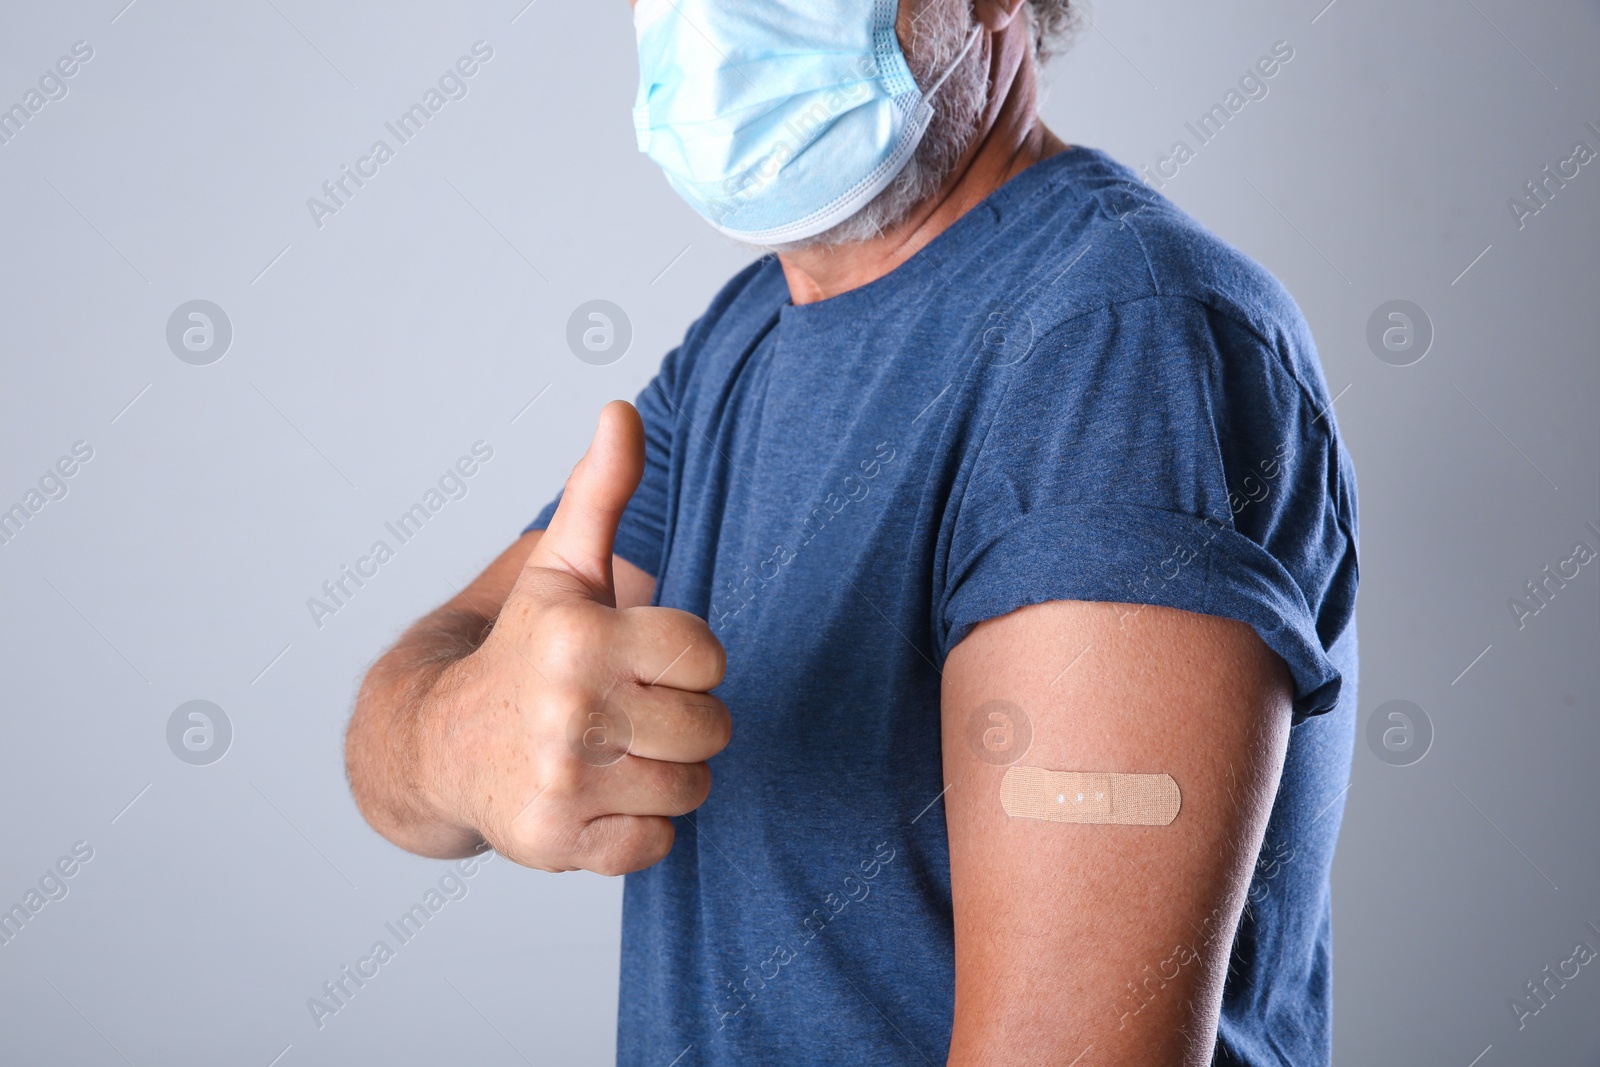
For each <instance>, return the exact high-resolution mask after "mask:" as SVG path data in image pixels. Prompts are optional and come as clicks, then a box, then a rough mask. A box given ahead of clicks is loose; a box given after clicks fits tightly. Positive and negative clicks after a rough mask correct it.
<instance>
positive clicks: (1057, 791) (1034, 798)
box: [1000, 767, 1182, 826]
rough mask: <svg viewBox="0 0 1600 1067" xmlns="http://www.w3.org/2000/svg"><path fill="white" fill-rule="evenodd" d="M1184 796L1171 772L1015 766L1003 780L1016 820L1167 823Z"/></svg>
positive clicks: (1004, 803)
mask: <svg viewBox="0 0 1600 1067" xmlns="http://www.w3.org/2000/svg"><path fill="white" fill-rule="evenodd" d="M1181 802H1182V797H1181V795H1180V794H1179V792H1178V783H1177V782H1175V781H1173V780H1172V776H1171V775H1170V774H1102V773H1086V772H1083V771H1051V770H1046V769H1045V768H1043V767H1012V768H1011V769H1010V770H1008V771H1006V776H1005V777H1004V778H1003V779H1001V781H1000V806H1001V807H1002V808H1004V809H1005V812H1006V814H1007V815H1009V816H1011V817H1012V818H1013V819H1045V820H1047V821H1049V822H1076V823H1112V824H1115V825H1120V826H1166V825H1168V824H1169V823H1171V822H1172V820H1173V819H1176V818H1177V817H1178V807H1179V805H1180V804H1181Z"/></svg>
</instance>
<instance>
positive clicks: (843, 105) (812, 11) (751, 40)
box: [633, 0, 978, 245]
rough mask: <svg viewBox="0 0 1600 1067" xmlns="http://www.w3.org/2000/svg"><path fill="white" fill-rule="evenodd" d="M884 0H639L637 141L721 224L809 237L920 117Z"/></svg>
mask: <svg viewBox="0 0 1600 1067" xmlns="http://www.w3.org/2000/svg"><path fill="white" fill-rule="evenodd" d="M898 10H899V4H898V3H897V0H639V2H638V5H637V6H636V7H635V8H634V13H633V18H634V27H635V29H636V30H637V33H638V38H639V99H638V103H637V105H636V106H635V107H634V111H633V121H634V127H635V130H636V132H637V133H638V138H639V150H640V151H641V152H644V153H646V154H648V155H649V156H650V158H651V159H653V160H655V161H656V163H657V164H658V165H659V166H660V167H661V169H662V170H664V171H665V172H666V175H667V179H668V180H669V181H670V182H671V183H672V187H673V188H674V189H676V190H677V192H678V194H679V195H680V196H682V197H683V198H684V199H685V200H687V201H688V202H689V204H690V206H691V207H693V208H694V209H695V210H696V211H698V212H699V213H700V214H701V215H704V216H705V217H706V218H707V219H708V220H709V221H710V222H711V224H712V225H714V226H715V227H716V228H717V229H719V230H721V231H722V232H723V233H725V234H728V235H729V236H731V237H735V238H738V239H739V240H741V241H745V242H748V243H750V244H757V245H775V244H784V243H787V242H790V241H799V240H803V239H804V238H807V237H813V236H815V235H817V234H819V233H822V232H823V231H825V230H827V229H829V228H830V227H832V226H835V225H837V224H838V223H840V222H843V221H844V220H845V219H847V218H849V217H850V216H851V215H854V214H855V213H856V212H857V211H859V210H861V208H863V207H864V206H866V204H867V203H868V202H869V201H871V200H872V198H873V197H875V196H877V195H878V194H879V193H880V192H882V191H883V190H884V189H885V188H886V187H887V186H888V185H889V183H890V182H892V181H893V180H894V179H895V176H896V175H898V174H899V173H900V172H901V171H902V170H903V169H905V166H906V164H907V163H908V162H909V161H910V159H911V156H912V153H914V152H915V151H916V149H917V145H918V144H919V143H920V142H921V140H922V136H923V133H924V132H925V131H926V130H927V128H928V122H929V120H930V119H931V118H932V117H933V108H932V107H931V106H930V104H929V103H928V101H929V99H930V98H931V97H932V96H933V94H934V93H935V92H937V91H938V89H939V86H940V85H942V84H943V83H944V80H945V78H947V77H949V74H950V70H953V69H954V68H955V66H956V64H957V63H960V62H961V60H962V59H963V58H965V56H966V54H967V52H968V51H970V50H971V48H972V45H973V44H974V42H976V41H977V39H978V29H977V27H973V30H972V33H971V34H969V35H968V37H967V42H966V46H965V47H964V48H963V49H962V50H961V54H960V55H959V56H957V57H956V59H955V60H954V61H953V62H952V63H951V65H950V69H949V70H946V71H945V72H944V74H943V75H941V76H940V77H939V79H938V80H937V81H936V82H935V83H934V84H933V85H931V86H929V88H928V90H927V92H926V93H924V92H923V91H922V90H921V89H920V88H918V86H917V83H916V81H915V79H913V78H912V76H911V70H910V68H909V67H907V66H906V60H905V56H904V55H903V54H902V53H901V51H900V41H899V38H898V37H897V36H896V35H895V15H896V13H897V12H898Z"/></svg>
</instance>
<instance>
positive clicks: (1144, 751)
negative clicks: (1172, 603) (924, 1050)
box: [943, 602, 1291, 1067]
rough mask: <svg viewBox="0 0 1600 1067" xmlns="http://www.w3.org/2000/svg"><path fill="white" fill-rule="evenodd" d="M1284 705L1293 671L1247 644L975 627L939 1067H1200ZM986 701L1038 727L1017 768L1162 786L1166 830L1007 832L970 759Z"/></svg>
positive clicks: (946, 701)
mask: <svg viewBox="0 0 1600 1067" xmlns="http://www.w3.org/2000/svg"><path fill="white" fill-rule="evenodd" d="M1086 648H1087V651H1084V650H1085V649H1086ZM1080 652H1081V653H1082V658H1081V659H1079V660H1078V662H1076V663H1075V664H1073V665H1072V666H1071V668H1070V669H1069V670H1066V671H1065V673H1062V671H1063V668H1065V667H1067V665H1068V664H1069V663H1072V661H1073V659H1074V657H1077V656H1079V654H1080ZM1290 696H1291V688H1290V682H1289V676H1288V670H1287V668H1286V667H1285V666H1284V665H1283V663H1282V661H1280V660H1279V659H1278V658H1277V657H1276V656H1275V655H1274V654H1273V653H1272V652H1271V651H1270V650H1268V649H1267V647H1266V646H1265V645H1264V644H1263V643H1262V642H1261V640H1260V638H1259V637H1258V636H1257V635H1256V634H1255V633H1254V632H1253V631H1252V630H1251V629H1250V628H1249V627H1248V626H1245V625H1244V624H1242V623H1238V622H1234V621H1231V620H1226V619H1219V618H1214V617H1210V616H1203V615H1195V614H1190V613H1187V612H1181V611H1175V610H1172V609H1166V608H1153V607H1145V608H1119V607H1117V606H1113V605H1106V604H1087V603H1081V602H1054V603H1049V604H1042V605H1038V606H1036V607H1030V608H1025V609H1022V610H1020V611H1017V612H1013V613H1012V614H1010V615H1007V616H1004V617H1003V618H999V619H995V620H992V621H990V622H987V623H984V624H982V625H980V626H979V627H977V628H976V629H975V630H974V631H973V632H972V633H971V634H970V635H969V636H968V637H967V638H966V640H964V641H963V642H962V643H961V644H960V645H959V646H958V647H957V648H956V649H955V650H954V651H953V652H952V653H951V655H950V657H949V662H948V664H947V667H946V671H945V675H944V697H943V720H944V723H943V726H944V738H945V741H944V765H945V773H946V781H947V782H949V783H951V784H950V789H949V792H948V793H947V794H946V816H947V820H948V825H949V834H950V866H951V888H952V892H953V900H954V908H955V924H956V1003H955V1028H954V1033H953V1035H952V1041H951V1051H950V1060H949V1062H950V1063H951V1064H952V1065H962V1067H968V1065H975V1064H1067V1063H1073V1062H1076V1061H1077V1057H1079V1056H1083V1060H1082V1065H1083V1067H1088V1065H1091V1064H1092V1065H1096V1067H1200V1065H1203V1064H1207V1063H1210V1062H1211V1055H1212V1050H1213V1045H1214V1043H1215V1040H1216V1026H1217V1017H1218V1013H1219V1011H1220V1007H1221V1000H1222V986H1223V979H1224V977H1225V974H1226V970H1227V963H1228V956H1229V952H1230V949H1231V946H1232V942H1233V935H1234V930H1235V928H1236V925H1237V923H1238V919H1239V915H1240V912H1241V910H1242V908H1243V905H1244V900H1245V894H1246V891H1247V889H1248V884H1249V878H1250V872H1251V869H1252V867H1253V865H1254V863H1255V860H1256V856H1257V853H1258V851H1259V849H1260V846H1261V839H1262V836H1263V834H1264V833H1265V831H1266V825H1267V818H1268V815H1269V814H1270V811H1271V808H1272V802H1273V799H1274V797H1275V796H1276V794H1277V788H1278V779H1279V775H1280V774H1281V772H1282V768H1283V758H1284V752H1285V750H1286V747H1287V743H1288V736H1289V722H1290ZM991 700H1006V701H1010V702H1012V703H1013V704H1015V705H1017V706H1019V707H1021V708H1022V709H1023V710H1024V712H1025V713H1026V714H1027V715H1028V716H1029V718H1030V720H1031V724H1032V742H1031V747H1030V748H1029V749H1028V751H1027V752H1026V754H1025V755H1023V756H1022V758H1021V759H1020V760H1018V761H1017V762H1018V765H1021V766H1033V767H1044V768H1048V769H1051V770H1062V771H1088V772H1117V773H1130V774H1133V773H1143V774H1163V773H1164V774H1170V775H1171V776H1172V777H1173V778H1174V779H1175V780H1176V782H1177V783H1178V786H1179V789H1180V790H1181V793H1182V802H1181V808H1180V811H1179V813H1178V816H1177V818H1176V819H1175V820H1174V821H1173V822H1172V823H1171V824H1170V825H1167V826H1126V825H1095V824H1078V823H1067V822H1054V821H1044V820H1039V819H1031V818H1013V817H1010V816H1008V815H1007V814H1006V813H1005V811H1004V810H1003V809H1002V807H1001V804H1000V783H1001V779H1002V776H1003V774H1004V773H1005V771H1006V767H1005V766H996V765H994V764H992V763H989V762H985V761H984V760H982V759H979V758H978V757H977V756H976V755H974V753H973V750H972V749H971V748H970V747H969V746H968V742H967V740H966V739H967V736H968V726H969V722H968V720H969V719H970V718H971V717H972V716H973V715H974V714H979V712H978V709H979V708H980V707H981V706H982V705H984V704H985V703H986V702H988V701H991ZM1065 799H1066V800H1071V799H1074V798H1065ZM1091 1049H1092V1051H1090V1050H1091ZM1086 1052H1087V1055H1085V1053H1086Z"/></svg>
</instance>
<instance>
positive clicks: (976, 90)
mask: <svg viewBox="0 0 1600 1067" xmlns="http://www.w3.org/2000/svg"><path fill="white" fill-rule="evenodd" d="M912 26H913V32H912V38H911V40H910V41H909V42H907V44H906V46H905V57H906V66H908V67H910V68H911V75H912V77H913V78H915V79H916V82H917V84H918V85H932V84H933V83H934V82H936V81H938V80H939V75H940V74H942V73H944V71H945V68H946V67H948V66H949V65H950V63H951V61H952V60H954V59H955V57H956V56H957V55H959V54H960V53H961V48H962V46H963V45H965V44H966V43H967V35H968V34H970V33H971V32H972V26H973V23H972V10H971V7H970V6H969V5H968V4H967V3H964V2H962V0H925V3H924V4H923V5H922V10H921V12H920V13H919V14H918V16H917V19H916V21H915V22H913V24H912ZM984 43H985V42H983V41H978V42H975V43H974V44H973V46H972V48H971V49H970V50H969V51H968V52H967V54H966V56H965V57H964V58H963V59H962V60H961V61H960V63H959V64H957V66H956V68H955V69H954V70H952V71H951V72H950V76H949V77H948V78H946V79H945V82H944V84H943V85H941V86H940V87H939V91H938V92H936V93H935V94H934V95H933V98H932V99H930V100H929V101H928V103H929V105H930V106H931V107H932V108H933V118H932V119H931V120H929V122H928V130H927V132H926V133H924V134H923V136H922V141H921V142H920V143H919V144H918V145H917V149H916V151H915V152H913V153H912V155H911V160H910V162H908V163H907V164H906V166H905V169H903V170H902V171H901V172H900V173H899V174H898V175H897V176H896V177H895V179H894V181H892V182H890V183H889V185H888V187H887V188H885V189H884V190H883V192H881V193H879V194H878V195H877V196H876V197H874V198H873V199H872V200H870V201H868V202H867V204H866V206H865V207H863V208H862V209H861V210H860V211H858V212H856V213H855V214H854V215H851V216H850V217H849V218H847V219H845V220H844V221H843V222H841V223H839V224H838V225H836V226H834V227H833V228H832V229H829V230H825V231H823V232H822V233H819V234H817V235H816V236H814V237H807V238H805V239H803V240H800V241H792V242H789V243H787V244H778V245H768V246H763V247H761V249H760V250H761V251H763V252H795V251H799V250H800V249H804V248H816V247H833V246H836V245H843V244H853V243H856V242H858V241H866V240H870V239H872V238H874V237H878V236H880V235H881V234H884V233H887V232H888V231H890V230H895V229H899V227H900V224H901V223H902V222H904V221H905V220H906V218H907V216H909V215H910V214H911V212H912V211H913V210H915V208H916V207H917V206H918V205H919V204H921V203H923V202H924V201H926V200H928V199H929V198H931V197H932V196H934V195H935V194H936V193H938V192H939V190H940V188H941V187H942V186H943V185H944V183H945V181H946V180H947V179H948V178H949V177H950V175H951V174H952V173H954V171H955V168H956V164H957V163H959V162H960V161H961V157H962V155H963V154H965V152H966V150H967V148H968V147H969V146H970V145H971V144H972V139H973V138H974V137H975V136H976V135H977V132H978V120H979V118H980V117H981V116H982V115H983V111H984V108H985V107H987V106H988V103H989V68H988V53H987V49H986V48H985V47H984Z"/></svg>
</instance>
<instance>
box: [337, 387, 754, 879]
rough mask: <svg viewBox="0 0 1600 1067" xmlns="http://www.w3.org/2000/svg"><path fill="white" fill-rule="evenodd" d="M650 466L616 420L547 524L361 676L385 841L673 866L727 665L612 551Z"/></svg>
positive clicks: (561, 863)
mask: <svg viewBox="0 0 1600 1067" xmlns="http://www.w3.org/2000/svg"><path fill="white" fill-rule="evenodd" d="M643 468H644V431H643V427H642V425H641V424H640V422H639V417H638V414H637V413H636V412H635V411H634V410H633V409H632V408H631V407H630V406H629V405H627V404H623V403H621V402H617V403H614V404H611V405H609V406H608V407H607V408H606V411H605V412H604V413H603V414H602V416H601V421H600V426H599V427H598V429H597V431H596V435H595V440H594V443H593V444H592V445H591V446H590V448H589V451H588V452H587V453H586V454H585V455H584V458H583V459H582V460H581V461H579V463H578V466H577V467H576V468H574V470H573V473H572V476H571V477H570V478H569V479H568V481H567V489H566V493H565V494H564V495H563V498H562V502H561V506H560V508H559V509H558V510H557V512H556V514H555V517H554V518H553V519H552V520H551V522H550V526H549V528H548V529H547V530H545V531H543V532H539V533H529V534H525V535H524V536H523V537H522V538H521V539H519V540H518V541H517V542H516V543H515V544H514V545H512V546H511V547H510V548H509V549H507V550H506V551H505V552H504V553H503V554H502V555H501V556H500V557H499V558H498V559H496V560H495V561H494V563H492V564H491V565H490V566H489V567H488V569H486V570H485V571H484V572H483V574H481V575H480V576H479V577H478V578H477V579H475V580H474V581H473V582H472V584H471V585H469V586H468V587H467V588H466V589H465V590H463V591H462V592H461V593H460V595H458V596H456V597H455V598H453V599H452V600H451V601H450V602H449V603H447V604H445V605H444V606H443V607H441V608H439V609H438V610H436V611H434V612H432V613H430V614H429V615H427V616H425V617H424V618H423V619H422V620H421V621H419V622H418V623H417V624H416V625H414V626H413V627H411V629H410V630H408V631H407V632H406V633H405V635H404V636H402V637H401V639H400V641H399V642H398V643H397V644H396V645H395V647H394V648H392V649H391V650H390V651H389V652H387V653H386V654H385V655H384V656H383V657H382V658H381V659H380V660H379V661H378V662H377V663H376V664H375V665H374V666H373V668H372V670H371V671H370V672H369V673H368V674H367V678H366V681H365V682H364V684H363V685H362V687H361V691H360V694H359V696H358V697H357V700H356V707H355V712H354V714H353V715H352V717H351V720H350V728H349V732H348V734H347V735H346V740H345V762H346V767H347V769H348V771H349V776H350V787H351V791H352V793H353V794H354V795H355V798H356V802H357V804H358V805H359V806H360V808H361V811H362V814H363V815H365V816H366V819H367V821H368V822H369V823H370V824H371V825H372V827H373V828H374V829H376V830H377V831H378V832H379V833H381V834H382V835H383V836H385V837H387V838H388V839H389V840H390V841H393V842H394V843H395V844H397V845H399V846H401V847H402V848H405V849H408V850H410V851H412V852H416V853H419V854H421V855H424V856H433V857H438V858H454V857H459V856H466V855H470V854H472V853H474V852H478V851H481V850H482V849H483V848H485V847H489V846H492V847H493V848H494V849H495V850H496V851H498V852H500V853H501V854H502V855H504V856H506V857H507V858H509V859H511V860H513V861H515V862H517V863H521V864H523V865H525V866H529V867H537V868H540V869H543V870H552V871H555V870H576V869H580V868H581V869H587V870H593V871H597V872H600V873H604V874H620V873H625V872H627V871H631V870H638V869H640V868H642V867H646V866H649V865H650V864H652V863H655V862H656V861H657V860H659V859H661V858H662V857H663V856H665V855H666V854H667V851H668V850H669V849H670V848H671V847H672V840H673V827H672V823H671V820H670V818H669V817H670V816H673V815H681V814H683V813H685V812H687V811H690V810H693V809H694V808H696V807H698V806H699V805H700V804H702V803H704V802H705V798H706V795H707V793H708V791H709V790H710V787H711V777H710V771H709V769H708V768H707V766H706V762H705V761H706V760H708V759H709V758H710V757H711V756H713V755H715V754H716V753H717V752H718V751H720V750H721V749H722V747H723V746H724V745H726V744H727V742H728V737H729V731H730V729H731V724H730V720H729V718H728V710H727V708H726V707H725V706H723V704H722V702H721V701H719V700H717V699H716V698H715V697H713V696H711V695H710V693H709V690H711V689H712V688H714V687H715V686H716V685H717V683H718V682H719V681H721V678H722V671H723V668H724V665H725V661H726V657H725V655H724V653H723V650H722V646H721V645H720V644H719V643H718V642H717V640H716V638H715V637H714V636H713V635H712V634H711V631H710V628H709V627H708V626H706V624H705V621H704V620H703V619H699V618H696V617H695V616H693V615H690V614H688V613H687V612H682V611H676V610H674V609H671V608H658V607H650V606H647V605H648V604H649V601H650V599H651V594H652V591H653V586H654V583H653V579H651V577H650V576H649V575H648V574H645V573H644V572H643V571H641V570H640V569H639V568H637V567H635V566H634V565H632V564H630V563H628V562H626V561H624V560H621V559H617V558H615V557H614V556H613V554H612V546H613V544H614V541H615V537H616V529H617V524H618V522H619V521H620V519H621V516H622V513H623V510H624V509H625V508H626V506H627V503H628V500H629V498H630V497H631V496H632V495H633V491H634V489H635V488H636V487H637V486H638V483H639V478H640V476H641V473H642V471H643ZM574 723H581V724H582V726H581V728H580V729H579V731H578V733H577V734H574V732H573V724H574ZM624 735H625V736H626V742H625V743H623V742H622V741H621V740H620V739H621V738H623V737H624ZM575 738H576V740H575ZM596 738H598V741H599V744H600V746H601V747H602V749H603V750H601V751H591V750H590V745H591V742H592V741H593V740H594V739H596ZM613 742H614V743H613ZM608 744H609V745H610V747H609V748H608V747H605V746H607V745H608Z"/></svg>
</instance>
